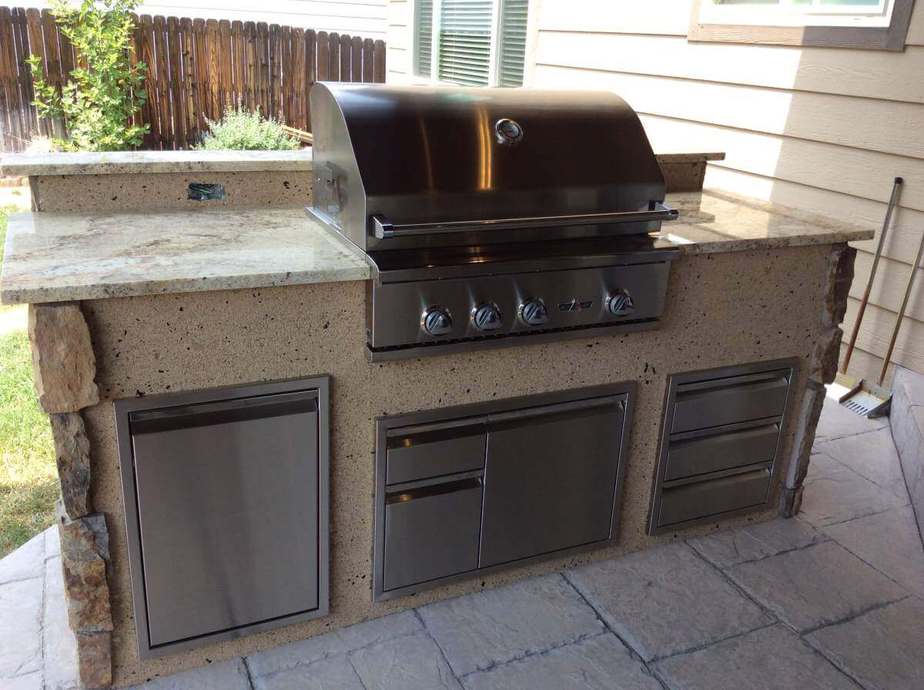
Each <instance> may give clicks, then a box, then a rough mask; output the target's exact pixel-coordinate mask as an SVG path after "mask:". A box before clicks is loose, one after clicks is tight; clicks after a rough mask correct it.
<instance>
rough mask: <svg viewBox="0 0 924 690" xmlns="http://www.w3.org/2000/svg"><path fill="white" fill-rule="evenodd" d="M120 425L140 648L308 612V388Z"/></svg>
mask: <svg viewBox="0 0 924 690" xmlns="http://www.w3.org/2000/svg"><path fill="white" fill-rule="evenodd" d="M130 425H131V436H132V446H133V456H134V470H135V483H136V491H137V501H138V518H139V523H140V532H141V535H140V536H141V554H142V564H143V576H144V592H145V599H146V602H145V603H146V607H147V619H148V620H147V622H148V630H149V636H150V646H151V647H152V648H153V647H157V646H158V645H163V644H167V643H172V642H177V641H179V640H185V639H189V638H195V637H198V636H202V635H208V634H212V633H217V632H221V631H228V630H232V629H234V628H237V627H240V626H246V625H251V624H255V623H259V622H262V621H267V620H270V619H274V618H279V617H282V616H289V615H292V614H296V613H299V612H304V611H310V610H312V609H316V608H318V600H319V593H318V562H319V556H318V543H319V533H318V521H319V514H318V511H319V505H318V482H319V475H318V467H319V465H318V457H319V455H318V453H319V451H318V401H317V396H316V392H313V391H301V392H297V393H285V394H278V395H266V396H258V397H253V398H243V399H237V400H230V401H222V402H215V403H207V404H197V405H188V406H183V407H175V408H166V409H160V410H153V411H148V412H141V413H133V414H132V416H131V418H130ZM133 575H134V573H133Z"/></svg>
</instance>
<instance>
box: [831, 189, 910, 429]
mask: <svg viewBox="0 0 924 690" xmlns="http://www.w3.org/2000/svg"><path fill="white" fill-rule="evenodd" d="M903 184H904V180H903V179H902V178H901V177H896V178H895V180H894V181H893V183H892V195H891V196H890V197H889V206H888V208H887V209H886V214H885V218H884V219H883V221H882V231H881V232H880V233H879V243H878V244H877V245H876V254H875V256H874V257H873V265H872V267H871V268H870V272H869V279H868V280H867V281H866V290H864V292H863V297H862V299H861V300H860V308H859V310H858V311H857V317H856V320H855V321H854V324H853V332H852V333H851V334H850V341H849V342H848V343H847V353H846V354H845V355H844V365H843V367H842V368H841V372H839V373H838V374H837V376H836V377H835V379H834V383H833V384H831V385H830V386H829V387H828V393H827V395H828V397H829V398H833V399H835V400H837V401H838V402H839V403H841V404H842V405H844V406H845V407H846V408H847V409H849V410H852V411H853V412H856V413H857V414H861V415H864V416H867V415H870V414H881V413H883V412H884V410H883V409H882V408H883V403H884V402H885V400H887V399H888V392H887V391H883V390H882V389H881V388H879V387H878V386H877V387H875V390H874V389H873V388H874V387H873V386H872V385H871V384H868V383H865V382H864V381H863V380H862V379H857V378H855V377H853V376H848V375H847V367H848V366H850V358H851V356H852V355H853V350H854V347H855V346H856V344H857V335H858V334H859V333H860V324H861V323H862V321H863V315H864V314H865V313H866V305H867V304H868V303H869V297H870V293H871V292H872V290H873V282H874V281H875V279H876V272H877V270H878V269H879V259H881V258H882V250H883V247H884V246H885V238H886V235H887V234H888V232H889V227H890V225H891V224H892V215H893V214H894V212H895V208H896V207H897V206H898V199H899V196H900V195H901V190H902V185H903ZM883 393H885V396H883Z"/></svg>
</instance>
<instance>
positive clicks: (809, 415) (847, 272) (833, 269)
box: [780, 243, 857, 517]
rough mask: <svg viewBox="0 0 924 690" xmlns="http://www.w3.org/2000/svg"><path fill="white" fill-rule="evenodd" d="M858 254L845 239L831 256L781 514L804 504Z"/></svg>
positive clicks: (836, 367)
mask: <svg viewBox="0 0 924 690" xmlns="http://www.w3.org/2000/svg"><path fill="white" fill-rule="evenodd" d="M856 256H857V250H856V249H854V248H853V247H851V246H849V245H848V244H846V243H842V244H838V245H835V247H834V248H833V249H832V250H831V254H830V256H829V257H828V274H827V276H826V278H825V283H826V285H825V301H824V310H823V311H822V314H821V322H822V325H823V326H824V327H825V329H826V330H825V332H824V335H822V337H821V338H820V339H819V340H818V342H817V343H816V344H815V349H814V350H813V351H812V357H811V360H810V361H809V371H808V379H809V380H808V383H807V386H806V390H805V397H804V398H803V400H802V409H801V410H800V411H799V418H798V421H797V422H796V432H795V435H794V437H793V444H792V451H791V453H790V458H789V465H788V466H787V468H786V477H785V479H784V481H783V491H782V493H781V494H780V515H782V516H783V517H793V516H794V515H796V514H797V513H798V512H799V508H800V507H801V505H802V483H803V481H805V475H806V474H807V473H808V467H809V460H810V458H811V455H812V444H813V443H814V442H815V430H816V428H817V427H818V418H819V417H820V416H821V408H822V406H823V405H824V402H825V387H824V384H826V383H831V382H832V381H833V380H834V377H835V376H836V375H837V369H838V361H839V360H840V355H841V340H842V339H843V337H844V332H843V331H842V330H841V329H840V328H839V325H840V324H841V322H843V320H844V314H845V313H846V312H847V295H848V293H849V292H850V284H851V283H852V282H853V264H854V259H855V258H856Z"/></svg>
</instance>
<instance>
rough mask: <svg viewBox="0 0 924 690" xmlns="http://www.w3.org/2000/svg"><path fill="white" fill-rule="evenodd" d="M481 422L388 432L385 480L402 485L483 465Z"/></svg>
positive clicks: (483, 445)
mask: <svg viewBox="0 0 924 690" xmlns="http://www.w3.org/2000/svg"><path fill="white" fill-rule="evenodd" d="M486 438H487V435H486V433H485V429H484V425H483V424H476V425H474V426H469V427H465V426H459V425H435V426H434V427H417V428H412V429H396V430H395V431H394V432H392V433H389V435H388V451H387V455H386V469H385V483H386V484H402V483H404V482H413V481H419V480H421V479H428V478H430V477H440V476H442V475H446V474H457V473H459V472H468V471H471V470H479V469H481V468H483V467H484V447H485V439H486Z"/></svg>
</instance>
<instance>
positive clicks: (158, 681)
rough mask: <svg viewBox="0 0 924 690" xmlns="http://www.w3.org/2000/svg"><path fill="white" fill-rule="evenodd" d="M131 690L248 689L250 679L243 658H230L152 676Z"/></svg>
mask: <svg viewBox="0 0 924 690" xmlns="http://www.w3.org/2000/svg"><path fill="white" fill-rule="evenodd" d="M132 690H250V681H249V680H248V678H247V669H246V667H245V666H244V660H243V659H231V660H230V661H221V662H215V663H214V664H209V665H208V666H203V667H202V668H196V669H193V670H192V671H183V672H182V673H176V674H174V675H172V676H166V677H164V678H152V679H151V680H149V681H148V682H146V683H142V684H141V685H136V686H134V688H132Z"/></svg>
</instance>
